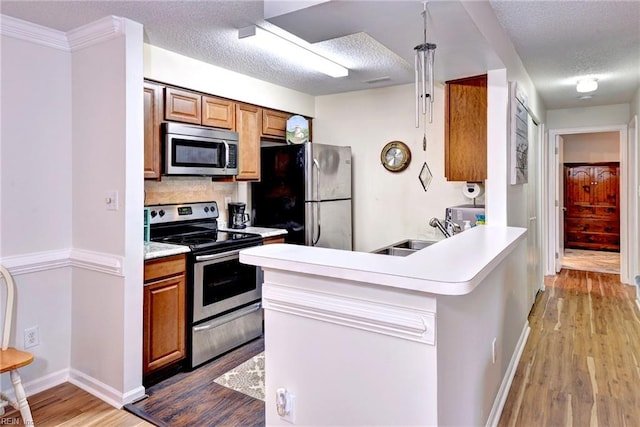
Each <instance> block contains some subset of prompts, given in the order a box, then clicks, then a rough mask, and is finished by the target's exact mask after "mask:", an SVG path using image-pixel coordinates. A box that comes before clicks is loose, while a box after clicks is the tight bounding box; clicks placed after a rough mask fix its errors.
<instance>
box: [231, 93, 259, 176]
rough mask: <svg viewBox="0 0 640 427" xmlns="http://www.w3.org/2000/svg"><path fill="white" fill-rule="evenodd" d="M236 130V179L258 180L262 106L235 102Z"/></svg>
mask: <svg viewBox="0 0 640 427" xmlns="http://www.w3.org/2000/svg"><path fill="white" fill-rule="evenodd" d="M236 120H237V121H236V132H238V151H239V158H238V175H237V176H236V180H240V181H257V180H260V129H261V126H262V108H260V107H256V106H255V105H249V104H240V103H238V104H236Z"/></svg>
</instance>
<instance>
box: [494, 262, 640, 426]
mask: <svg viewBox="0 0 640 427" xmlns="http://www.w3.org/2000/svg"><path fill="white" fill-rule="evenodd" d="M545 286H546V291H545V292H542V293H540V294H538V297H537V300H536V303H535V305H534V307H533V309H532V311H531V314H530V315H529V324H530V326H531V334H530V335H529V339H528V341H527V344H526V346H525V349H524V351H523V354H522V358H521V359H520V363H519V364H518V368H517V371H516V374H515V378H514V380H513V384H512V386H511V390H510V392H509V396H508V398H507V401H506V403H505V407H504V410H503V413H502V417H501V419H500V423H499V425H500V426H518V427H520V426H560V425H563V426H565V425H566V426H588V425H591V426H597V425H600V426H611V427H614V426H635V425H640V360H639V359H638V357H637V356H635V355H634V353H636V354H638V353H640V313H639V312H638V306H637V305H636V301H635V292H636V290H635V287H633V286H627V285H623V284H622V283H621V282H620V276H619V275H615V274H603V273H593V272H585V271H579V270H568V269H563V270H562V271H561V272H560V273H559V274H558V275H557V276H550V277H546V278H545Z"/></svg>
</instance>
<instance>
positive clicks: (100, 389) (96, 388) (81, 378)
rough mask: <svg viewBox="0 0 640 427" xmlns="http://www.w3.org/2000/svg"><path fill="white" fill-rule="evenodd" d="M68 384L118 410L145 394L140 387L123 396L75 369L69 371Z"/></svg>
mask: <svg viewBox="0 0 640 427" xmlns="http://www.w3.org/2000/svg"><path fill="white" fill-rule="evenodd" d="M69 382H70V383H71V384H73V385H75V386H78V387H80V388H81V389H83V390H84V391H86V392H87V393H90V394H92V395H94V396H95V397H97V398H98V399H101V400H103V401H105V402H106V403H108V404H109V405H111V406H113V407H115V408H118V409H120V408H122V406H123V405H125V404H127V403H130V402H132V401H134V400H136V399H139V398H141V397H143V396H144V392H145V390H144V387H142V386H140V387H139V388H136V389H134V390H131V391H128V392H126V393H124V394H123V393H120V392H119V391H118V390H116V389H115V388H113V387H111V386H110V385H107V384H104V383H103V382H101V381H98V380H96V379H95V378H93V377H90V376H89V375H87V374H85V373H83V372H80V371H78V370H76V369H71V371H70V375H69Z"/></svg>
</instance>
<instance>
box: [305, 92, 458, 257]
mask: <svg viewBox="0 0 640 427" xmlns="http://www.w3.org/2000/svg"><path fill="white" fill-rule="evenodd" d="M414 91H415V89H414V87H413V85H403V86H395V87H388V88H381V89H371V90H364V91H358V92H350V93H343V94H338V95H327V96H319V97H317V98H316V113H317V116H316V119H315V120H314V122H313V142H317V143H323V144H333V145H350V146H351V149H352V156H353V181H352V186H353V194H352V197H353V236H354V249H355V250H357V251H365V252H366V251H371V250H374V249H377V248H379V247H382V246H386V245H388V244H391V243H394V242H396V241H399V240H402V239H407V238H437V239H440V238H441V237H442V236H441V235H439V232H438V231H437V230H435V229H434V228H432V227H430V226H429V225H428V222H429V219H430V218H431V217H438V218H444V215H445V208H446V207H448V206H455V205H460V204H465V203H469V200H468V199H466V198H465V197H464V196H463V195H462V185H463V184H462V183H460V182H453V183H452V182H447V181H446V180H445V178H444V93H443V90H442V87H441V86H436V88H435V101H434V115H433V123H432V124H428V125H427V152H426V153H425V152H424V151H422V138H423V127H422V123H423V122H422V119H421V128H420V129H416V127H415V110H414V108H415V107H414V106H415V102H414ZM393 140H399V141H402V142H404V143H405V144H407V145H408V146H409V148H410V150H411V155H412V159H411V164H410V165H409V167H408V168H407V169H405V170H404V171H402V172H399V173H392V172H389V171H387V170H386V169H385V168H384V167H383V166H382V164H381V162H380V151H381V150H382V148H383V147H384V146H385V144H387V143H388V142H390V141H393ZM425 161H426V162H427V164H428V165H429V167H430V169H431V173H432V174H433V181H432V182H431V185H430V187H429V189H428V191H427V192H425V191H424V190H423V188H422V185H421V184H420V181H419V180H418V175H419V173H420V170H421V168H422V165H423V163H424V162H425Z"/></svg>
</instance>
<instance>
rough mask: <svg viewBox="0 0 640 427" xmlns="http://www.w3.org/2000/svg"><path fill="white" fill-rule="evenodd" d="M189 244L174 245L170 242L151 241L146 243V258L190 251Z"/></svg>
mask: <svg viewBox="0 0 640 427" xmlns="http://www.w3.org/2000/svg"><path fill="white" fill-rule="evenodd" d="M190 251H191V250H190V249H189V247H188V246H182V245H172V244H169V243H160V242H149V243H145V244H144V259H145V260H149V259H154V258H162V257H165V256H171V255H178V254H184V253H187V252H190Z"/></svg>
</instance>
